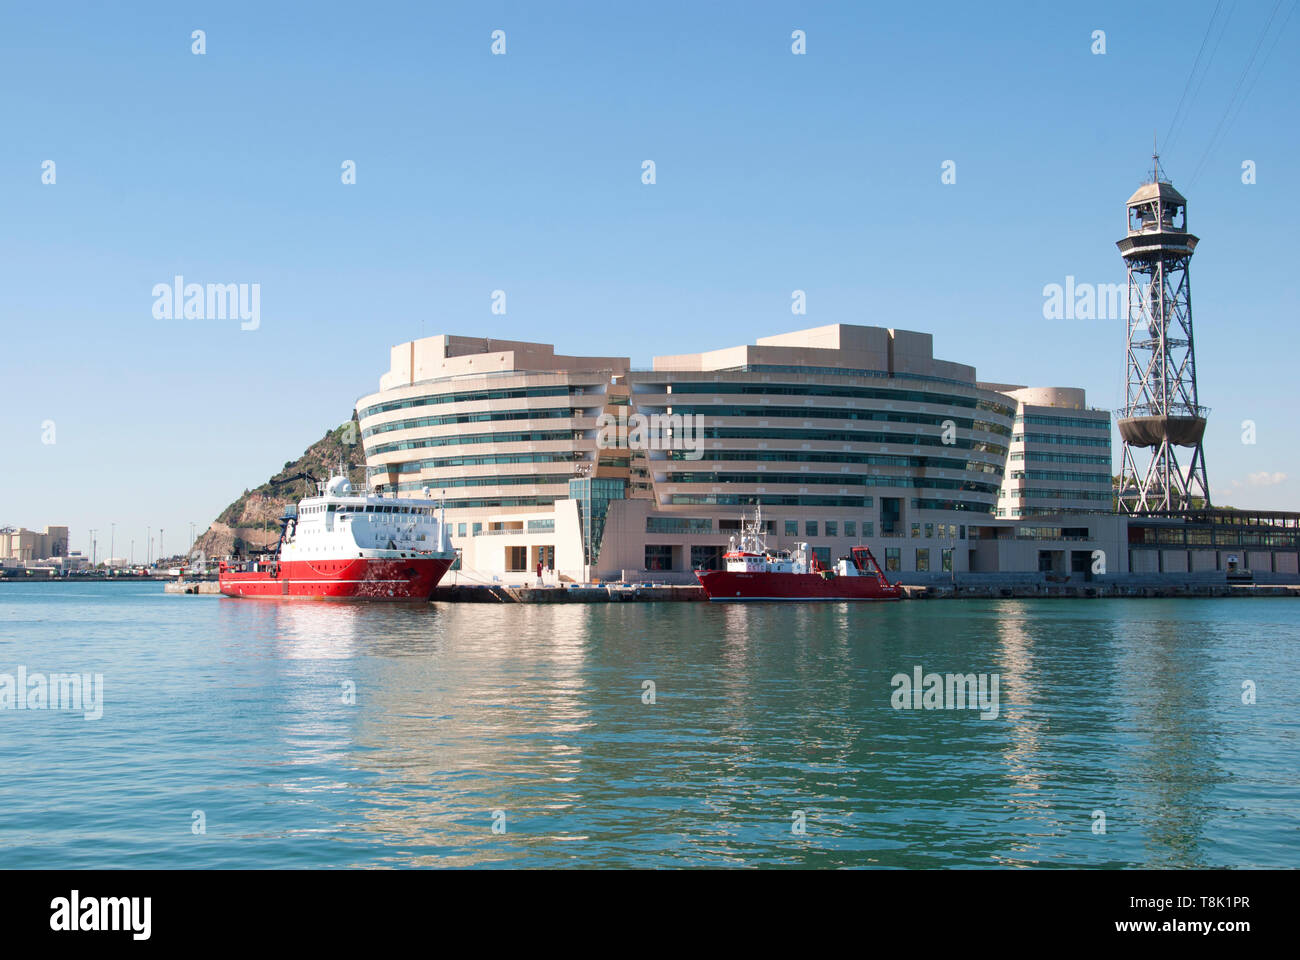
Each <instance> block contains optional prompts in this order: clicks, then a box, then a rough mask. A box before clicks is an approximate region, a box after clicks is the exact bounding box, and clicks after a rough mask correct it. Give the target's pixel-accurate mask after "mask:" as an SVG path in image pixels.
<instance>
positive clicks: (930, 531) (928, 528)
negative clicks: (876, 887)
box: [925, 523, 934, 540]
mask: <svg viewBox="0 0 1300 960" xmlns="http://www.w3.org/2000/svg"><path fill="white" fill-rule="evenodd" d="M925 538H926V539H927V540H931V539H933V538H934V524H933V523H927V524H926V525H925Z"/></svg>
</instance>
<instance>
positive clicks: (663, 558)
mask: <svg viewBox="0 0 1300 960" xmlns="http://www.w3.org/2000/svg"><path fill="white" fill-rule="evenodd" d="M645 568H646V569H647V570H671V569H672V568H673V548H672V545H671V544H659V543H647V544H646V545H645Z"/></svg>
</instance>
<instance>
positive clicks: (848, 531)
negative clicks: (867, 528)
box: [844, 520, 858, 537]
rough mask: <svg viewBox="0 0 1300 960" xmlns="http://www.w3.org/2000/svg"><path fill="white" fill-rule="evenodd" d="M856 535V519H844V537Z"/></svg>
mask: <svg viewBox="0 0 1300 960" xmlns="http://www.w3.org/2000/svg"><path fill="white" fill-rule="evenodd" d="M857 535H858V521H856V520H845V521H844V536H846V537H856V536H857Z"/></svg>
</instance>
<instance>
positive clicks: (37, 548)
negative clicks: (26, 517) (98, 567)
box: [0, 527, 68, 566]
mask: <svg viewBox="0 0 1300 960" xmlns="http://www.w3.org/2000/svg"><path fill="white" fill-rule="evenodd" d="M67 556H68V528H67V527H46V528H45V529H44V530H43V531H42V532H40V533H37V532H36V531H35V530H28V529H26V528H24V527H16V528H13V527H11V528H4V529H0V561H3V560H7V561H9V563H8V564H7V565H8V566H28V565H30V564H33V563H36V562H37V561H40V560H53V559H55V558H59V557H67Z"/></svg>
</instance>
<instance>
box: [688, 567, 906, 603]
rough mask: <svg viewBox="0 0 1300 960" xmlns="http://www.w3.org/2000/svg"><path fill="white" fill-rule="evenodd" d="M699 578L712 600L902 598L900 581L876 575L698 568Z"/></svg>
mask: <svg viewBox="0 0 1300 960" xmlns="http://www.w3.org/2000/svg"><path fill="white" fill-rule="evenodd" d="M695 576H696V579H698V580H699V581H700V586H701V587H703V588H704V592H705V593H706V594H707V595H708V597H709V599H710V600H714V601H718V602H723V601H732V602H734V601H743V600H801V601H832V602H833V601H840V600H899V599H901V598H902V596H901V593H900V591H899V589H898V585H897V584H891V583H889V582H888V581H885V582H884V583H882V582H881V579H883V578H876V577H870V576H868V577H840V576H834V575H824V574H821V573H766V572H756V573H741V572H732V571H729V570H697V571H696V572H695Z"/></svg>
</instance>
